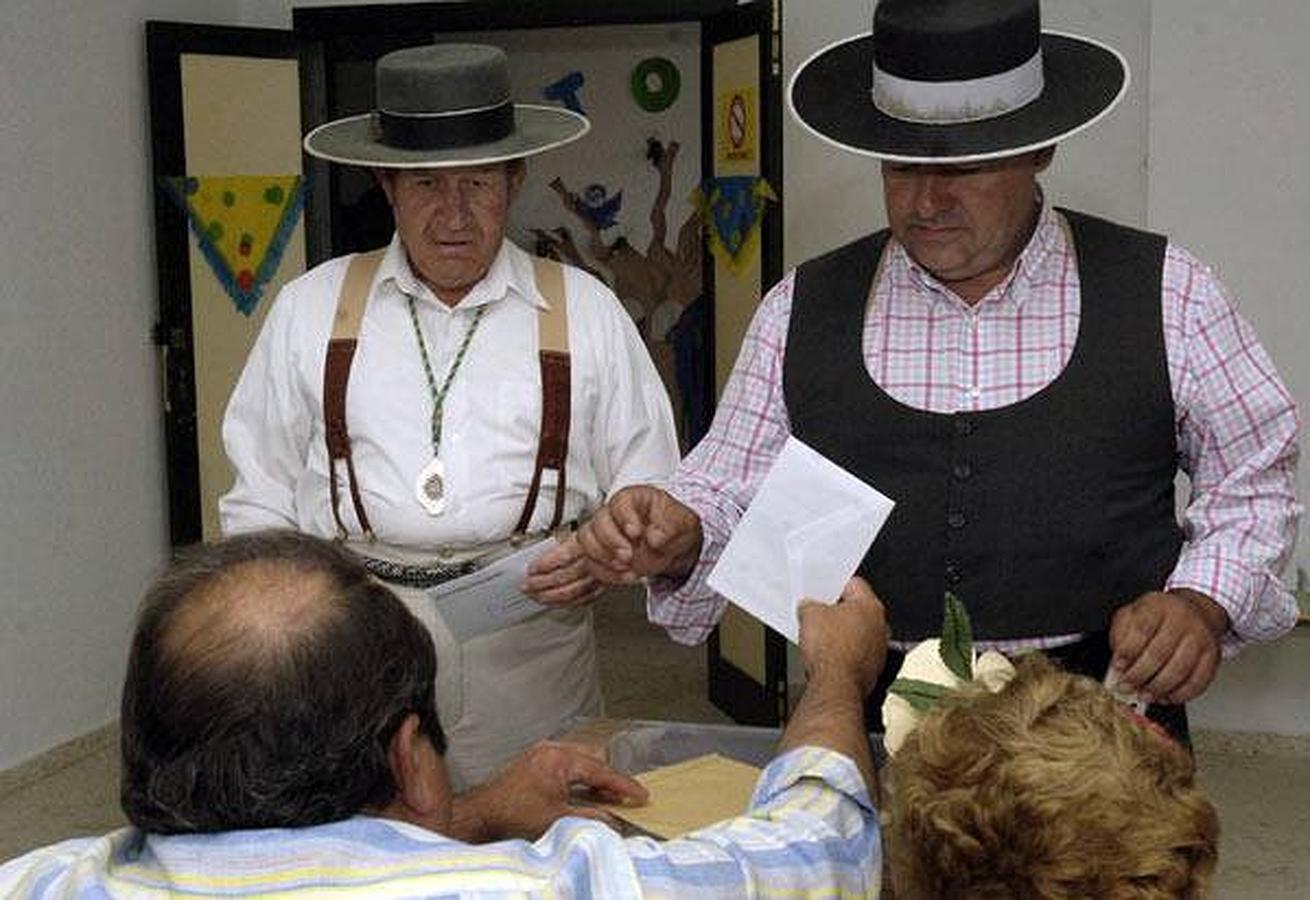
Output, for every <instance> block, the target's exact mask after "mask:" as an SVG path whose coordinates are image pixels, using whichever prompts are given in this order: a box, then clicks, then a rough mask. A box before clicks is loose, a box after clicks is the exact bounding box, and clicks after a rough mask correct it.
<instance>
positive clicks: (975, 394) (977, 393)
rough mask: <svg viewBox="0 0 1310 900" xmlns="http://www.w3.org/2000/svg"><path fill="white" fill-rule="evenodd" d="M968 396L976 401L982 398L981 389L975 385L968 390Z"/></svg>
mask: <svg viewBox="0 0 1310 900" xmlns="http://www.w3.org/2000/svg"><path fill="white" fill-rule="evenodd" d="M969 396H970V397H972V398H974V399H975V400H977V399H978V398H979V397H981V396H982V388H980V387H978V385H976V384H975V385H974V386H973V387H971V388H969Z"/></svg>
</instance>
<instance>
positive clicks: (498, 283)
mask: <svg viewBox="0 0 1310 900" xmlns="http://www.w3.org/2000/svg"><path fill="white" fill-rule="evenodd" d="M387 283H390V284H392V285H393V286H394V287H395V289H396V290H398V291H400V293H402V294H404V295H406V296H410V297H413V298H415V299H416V300H420V301H431V302H432V303H436V304H437V305H438V306H440V307H441V308H443V309H450V308H451V307H448V306H446V304H444V303H441V302H440V301H439V300H438V299H437V297H436V295H435V294H434V293H433V292H432V289H431V288H429V287H428V286H427V285H426V284H424V283H423V282H422V281H420V280H419V277H418V276H417V275H415V274H414V270H413V268H412V267H411V266H410V264H409V257H408V256H407V255H406V253H405V247H404V245H403V244H402V243H401V242H400V234H399V233H395V234H393V235H392V238H391V244H390V245H389V246H388V247H387V252H386V253H385V254H383V256H382V263H381V264H380V265H379V267H378V284H380V285H381V284H387ZM507 297H513V298H516V299H518V300H519V301H520V302H523V303H527V304H528V305H529V306H534V307H538V308H543V307H546V306H548V305H549V304H547V303H546V301H545V300H543V299H542V298H541V295H540V294H539V293H538V292H537V284H536V278H535V276H534V273H533V270H532V258H531V257H530V256H528V254H527V253H525V252H524V251H523V250H521V249H520V248H519V247H518V246H517V245H516V244H515V243H514V242H513V241H511V240H510V239H509V238H508V237H507V238H505V240H503V241H502V242H501V244H500V250H499V251H498V252H497V253H496V258H495V259H493V260H492V261H491V267H490V268H489V269H487V274H486V275H484V276H482V280H481V281H479V282H478V283H477V284H475V285H474V286H473V289H472V290H470V291H469V292H468V293H467V294H466V295H465V296H464V299H462V300H460V301H459V303H457V304H456V305H455V307H454V308H455V309H473V308H476V307H478V306H482V305H484V304H487V303H495V302H497V301H499V300H504V299H506V298H507Z"/></svg>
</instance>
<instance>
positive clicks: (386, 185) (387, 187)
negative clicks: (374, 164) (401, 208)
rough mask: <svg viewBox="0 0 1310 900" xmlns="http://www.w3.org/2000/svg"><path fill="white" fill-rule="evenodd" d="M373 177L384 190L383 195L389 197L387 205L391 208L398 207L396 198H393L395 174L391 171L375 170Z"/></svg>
mask: <svg viewBox="0 0 1310 900" xmlns="http://www.w3.org/2000/svg"><path fill="white" fill-rule="evenodd" d="M373 177H374V178H376V179H377V182H378V185H379V186H380V187H381V188H382V193H384V194H386V195H387V203H388V204H390V205H391V206H395V205H396V200H395V197H394V196H392V190H393V189H394V188H393V186H392V181H391V179H392V177H393V173H392V172H391V171H390V170H389V169H374V170H373Z"/></svg>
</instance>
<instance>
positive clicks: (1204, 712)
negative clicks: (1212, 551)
mask: <svg viewBox="0 0 1310 900" xmlns="http://www.w3.org/2000/svg"><path fill="white" fill-rule="evenodd" d="M1152 18H1153V23H1152V25H1153V27H1152V29H1151V94H1150V108H1151V117H1150V169H1149V188H1150V192H1149V210H1150V227H1151V228H1154V229H1156V230H1159V231H1164V232H1166V233H1168V234H1170V235H1172V236H1174V238H1175V239H1176V240H1178V241H1179V242H1180V243H1182V244H1184V245H1186V246H1187V247H1189V248H1190V249H1192V250H1193V251H1194V252H1195V253H1196V254H1197V255H1198V256H1200V257H1201V258H1202V259H1204V260H1206V261H1207V262H1210V263H1212V264H1213V265H1214V266H1215V267H1216V269H1217V270H1218V272H1219V276H1220V278H1221V279H1222V280H1223V281H1224V283H1225V284H1226V285H1227V286H1228V287H1229V289H1230V290H1231V291H1232V292H1233V295H1234V297H1235V298H1236V302H1237V305H1238V308H1239V309H1240V310H1241V311H1242V314H1243V315H1245V316H1246V317H1247V319H1249V320H1250V321H1251V322H1252V323H1253V324H1254V325H1255V328H1256V331H1258V332H1259V334H1260V338H1261V341H1262V343H1263V344H1264V346H1265V348H1266V349H1267V350H1268V351H1269V353H1270V355H1271V356H1272V357H1273V359H1274V364H1275V365H1276V366H1277V368H1278V371H1279V372H1280V374H1282V376H1283V378H1284V380H1285V381H1286V382H1287V384H1288V387H1289V388H1290V389H1291V391H1292V393H1293V395H1295V396H1296V397H1297V398H1298V400H1299V402H1300V404H1301V412H1302V416H1303V417H1304V416H1305V413H1306V411H1307V410H1308V409H1310V355H1307V354H1306V342H1307V340H1310V281H1307V279H1306V277H1305V275H1304V263H1303V260H1304V259H1305V255H1306V248H1307V247H1308V246H1310V169H1307V167H1306V159H1307V157H1308V155H1310V107H1308V106H1307V104H1306V103H1305V93H1306V89H1307V86H1310V57H1307V55H1306V52H1305V38H1306V36H1307V35H1310V5H1307V4H1306V3H1305V2H1304V0H1258V2H1251V3H1242V4H1233V3H1228V2H1226V0H1154V3H1153V4H1152ZM1304 471H1305V466H1304V464H1303V465H1302V472H1303V473H1304ZM1301 499H1302V502H1303V503H1304V502H1306V501H1307V499H1310V492H1308V491H1307V488H1306V484H1305V479H1304V477H1303V478H1302V484H1301ZM1298 560H1299V561H1300V564H1301V565H1302V566H1305V567H1306V568H1310V542H1307V541H1305V540H1302V541H1301V545H1300V551H1299V553H1298ZM1308 685H1310V629H1307V628H1305V627H1302V628H1299V629H1297V631H1296V632H1295V633H1294V634H1293V635H1291V636H1290V637H1289V638H1287V639H1285V640H1283V641H1280V642H1278V643H1276V644H1274V645H1271V646H1266V647H1258V648H1253V649H1251V650H1248V651H1246V653H1244V654H1243V655H1242V656H1241V657H1239V658H1238V659H1236V660H1233V661H1231V662H1230V663H1227V664H1225V666H1224V667H1223V668H1222V669H1221V670H1220V675H1219V679H1218V681H1217V682H1216V683H1215V685H1214V687H1212V688H1211V690H1210V691H1209V692H1208V693H1207V694H1206V695H1205V697H1203V698H1202V700H1201V701H1200V702H1198V703H1197V704H1195V711H1194V713H1193V715H1194V718H1195V719H1196V720H1197V722H1198V724H1201V725H1203V726H1207V727H1222V728H1232V729H1234V730H1244V731H1275V732H1282V733H1287V734H1293V733H1295V734H1310V690H1307V686H1308Z"/></svg>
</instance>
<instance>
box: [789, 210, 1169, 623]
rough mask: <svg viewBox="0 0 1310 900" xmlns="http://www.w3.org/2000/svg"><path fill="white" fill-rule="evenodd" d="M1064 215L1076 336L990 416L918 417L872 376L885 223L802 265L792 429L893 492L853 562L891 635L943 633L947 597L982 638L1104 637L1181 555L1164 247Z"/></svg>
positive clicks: (792, 358) (792, 352) (1156, 240)
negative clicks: (1059, 358)
mask: <svg viewBox="0 0 1310 900" xmlns="http://www.w3.org/2000/svg"><path fill="white" fill-rule="evenodd" d="M1062 213H1063V215H1064V216H1065V217H1066V219H1067V220H1068V222H1069V225H1070V228H1071V231H1072V234H1073V239H1074V247H1075V249H1076V252H1077V258H1078V277H1079V282H1080V285H1081V317H1080V325H1079V331H1078V338H1077V343H1076V344H1075V346H1074V349H1073V354H1072V356H1071V357H1070V359H1069V361H1068V363H1067V364H1066V365H1065V368H1064V370H1063V371H1062V372H1061V373H1060V374H1059V375H1058V376H1057V377H1056V379H1055V380H1054V381H1053V382H1052V383H1051V384H1049V385H1048V386H1046V387H1045V388H1043V389H1042V390H1040V391H1038V392H1037V393H1036V394H1034V395H1033V396H1031V397H1029V398H1027V399H1026V400H1023V401H1020V402H1019V403H1015V404H1012V405H1010V406H1005V407H1001V408H999V409H994V410H987V411H983V412H977V413H972V412H970V413H957V414H940V413H932V412H925V411H922V410H916V409H912V408H910V407H907V406H905V405H904V404H901V403H899V402H897V401H896V400H894V399H892V398H891V397H889V396H888V395H887V394H886V393H885V392H884V391H883V390H882V389H880V388H879V387H878V386H877V385H875V384H874V383H873V380H872V379H871V378H870V377H869V375H868V371H867V369H866V368H865V364H864V352H863V332H864V319H865V314H866V309H867V305H868V298H869V296H870V288H871V286H872V283H873V278H874V274H875V272H876V271H877V267H878V261H879V259H880V257H881V255H882V252H883V249H884V247H885V246H886V243H887V232H885V231H884V232H879V233H878V234H875V235H872V236H869V237H865V238H863V239H861V240H859V241H856V242H854V243H852V244H848V245H847V246H845V247H842V248H840V249H838V250H835V251H833V252H832V253H829V254H827V255H825V256H822V257H819V258H817V259H814V260H811V261H810V262H807V263H805V264H804V265H802V266H801V267H800V268H799V269H798V270H797V273H796V283H795V292H794V297H793V305H792V313H791V324H790V328H789V331H788V334H787V349H786V357H785V362H784V366H783V391H784V397H785V400H786V404H787V414H788V416H789V418H790V421H791V428H792V433H793V434H795V435H796V437H798V438H800V439H801V440H802V441H804V442H805V443H807V444H809V445H810V446H812V447H814V448H815V449H816V450H818V451H819V452H820V453H822V454H823V455H824V456H826V457H828V458H829V459H831V460H832V461H833V462H835V463H836V464H837V465H839V466H841V467H843V468H844V469H847V470H848V471H850V472H852V473H854V474H855V475H857V476H859V477H860V478H862V479H864V480H865V481H866V482H868V483H869V484H871V485H873V486H874V487H876V488H878V490H880V491H882V492H883V493H884V494H886V495H888V496H889V497H891V498H892V499H893V500H895V501H896V508H895V509H894V510H893V511H892V514H891V516H890V518H889V519H888V520H887V524H886V525H885V526H884V528H883V530H882V532H881V533H880V534H879V536H878V538H877V540H875V541H874V543H873V546H872V547H871V548H870V550H869V553H868V555H867V556H865V558H864V562H863V563H862V564H861V566H860V570H859V571H860V574H862V575H863V576H864V577H865V578H867V579H868V580H869V582H870V583H871V584H872V585H873V588H874V590H875V591H876V592H877V593H878V595H879V596H880V597H881V598H882V600H883V601H884V602H885V603H886V604H887V608H888V611H889V621H890V624H891V628H892V633H893V635H894V636H895V637H896V638H898V639H900V640H921V639H923V638H926V637H929V636H932V635H937V634H939V633H940V632H941V622H942V601H943V596H944V594H945V593H946V591H948V590H949V591H952V592H953V593H955V594H956V596H958V597H959V598H960V599H961V600H963V601H964V603H965V605H966V607H967V608H968V610H969V614H970V617H971V619H972V622H973V631H974V635H975V636H976V637H979V638H988V639H1000V638H1022V637H1037V636H1042V635H1056V634H1066V633H1071V632H1085V631H1103V630H1105V629H1106V628H1107V627H1108V625H1109V621H1110V616H1111V614H1112V613H1113V612H1114V610H1115V609H1117V608H1118V607H1119V606H1121V605H1123V604H1124V603H1126V602H1128V601H1130V600H1133V599H1134V598H1136V597H1137V596H1139V595H1140V594H1142V593H1144V592H1146V591H1149V590H1159V589H1161V587H1162V586H1163V584H1164V580H1165V578H1166V577H1167V576H1168V574H1169V572H1170V571H1172V569H1173V566H1174V564H1175V562H1176V561H1177V559H1178V551H1179V548H1180V547H1181V546H1182V533H1181V531H1180V529H1179V527H1178V523H1177V520H1176V516H1175V511H1174V475H1175V472H1176V470H1177V458H1176V455H1177V447H1176V444H1175V433H1174V406H1173V397H1172V394H1171V392H1170V385H1169V373H1168V364H1167V359H1166V356H1165V348H1164V329H1163V325H1162V321H1161V313H1160V287H1161V275H1162V270H1163V261H1164V247H1165V240H1164V238H1162V237H1160V236H1158V235H1152V234H1147V233H1145V232H1140V231H1135V230H1133V229H1129V228H1124V227H1122V226H1118V225H1114V224H1111V223H1109V222H1105V221H1102V220H1099V219H1094V218H1091V217H1089V216H1084V215H1081V214H1078V213H1072V212H1067V211H1062Z"/></svg>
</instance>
